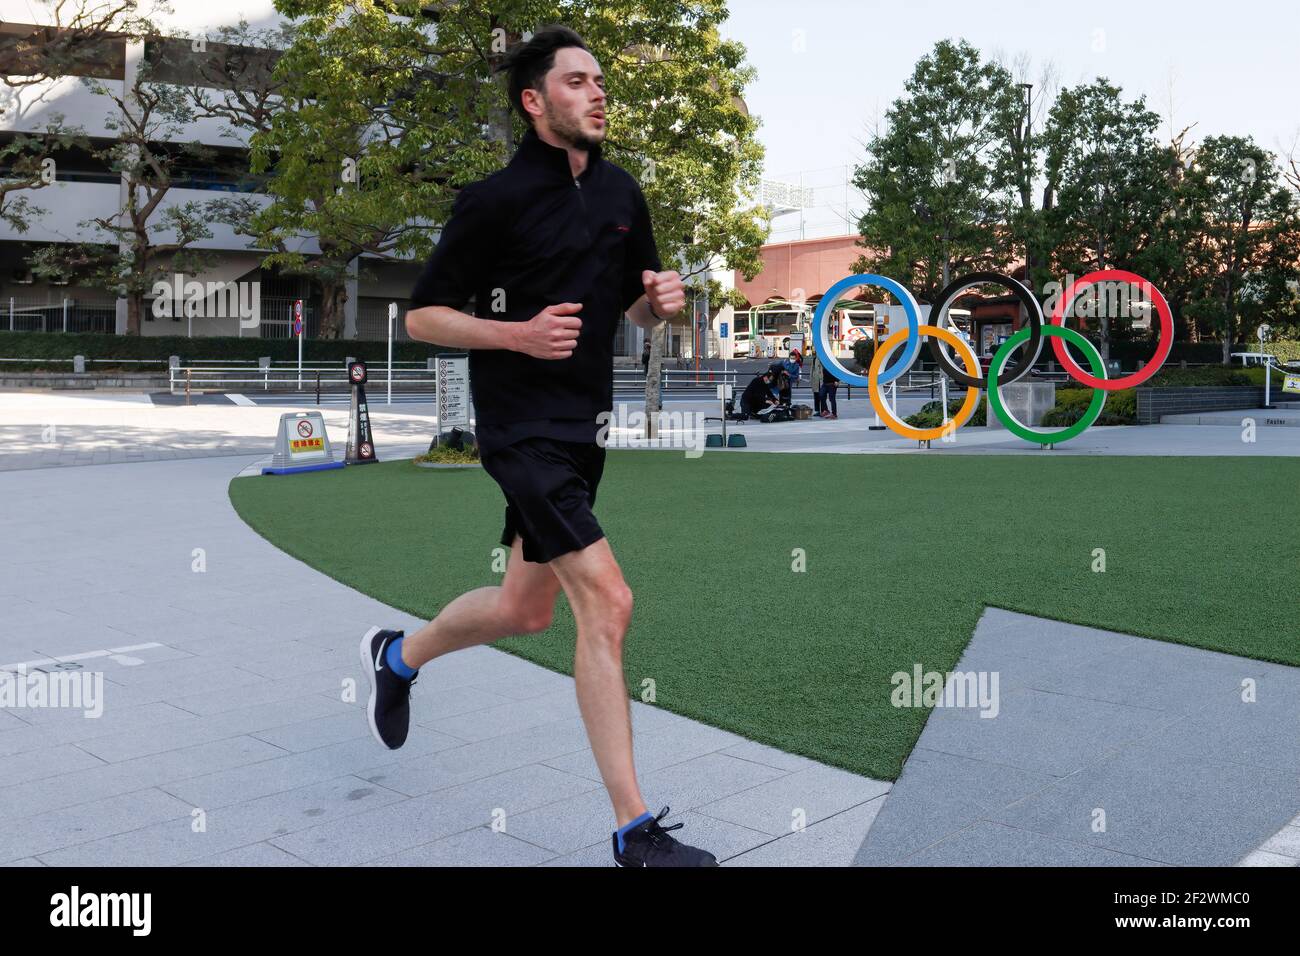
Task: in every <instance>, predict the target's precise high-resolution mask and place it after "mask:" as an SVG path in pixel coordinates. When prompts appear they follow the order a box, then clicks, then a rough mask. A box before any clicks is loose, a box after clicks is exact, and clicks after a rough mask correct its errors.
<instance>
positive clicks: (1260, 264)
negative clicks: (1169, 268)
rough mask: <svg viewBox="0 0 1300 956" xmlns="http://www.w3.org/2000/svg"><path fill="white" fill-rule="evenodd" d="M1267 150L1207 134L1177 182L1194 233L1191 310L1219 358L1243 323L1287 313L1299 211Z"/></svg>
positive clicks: (1298, 247)
mask: <svg viewBox="0 0 1300 956" xmlns="http://www.w3.org/2000/svg"><path fill="white" fill-rule="evenodd" d="M1281 175H1282V173H1281V169H1280V168H1279V166H1278V164H1277V160H1276V158H1275V157H1274V155H1273V154H1272V153H1271V152H1269V151H1268V150H1266V149H1263V148H1262V147H1260V146H1258V145H1257V144H1256V143H1255V141H1254V140H1253V139H1251V138H1250V137H1242V136H1211V137H1208V138H1206V139H1205V140H1204V141H1203V142H1202V143H1201V145H1200V148H1199V149H1197V151H1196V158H1195V164H1194V165H1193V166H1192V168H1191V169H1190V170H1189V171H1188V172H1187V176H1186V180H1185V183H1184V188H1183V206H1184V210H1185V211H1184V213H1183V216H1184V221H1185V222H1186V223H1187V229H1188V231H1189V232H1190V233H1192V234H1194V235H1195V236H1196V237H1197V241H1196V242H1195V243H1192V244H1190V245H1189V248H1188V261H1187V266H1188V268H1189V269H1190V271H1191V272H1192V273H1193V274H1194V275H1195V276H1196V278H1197V282H1198V291H1199V295H1198V297H1197V298H1196V299H1195V300H1194V302H1193V303H1192V311H1193V313H1194V314H1195V315H1196V316H1197V317H1198V318H1200V319H1203V320H1208V321H1209V322H1211V323H1212V324H1213V325H1214V326H1215V327H1216V328H1217V331H1218V332H1219V334H1220V336H1221V337H1222V341H1223V361H1224V364H1228V363H1229V362H1230V361H1231V355H1230V353H1231V351H1232V343H1233V342H1234V341H1240V340H1241V339H1242V337H1243V334H1244V333H1245V332H1246V331H1247V329H1248V328H1249V327H1253V326H1256V325H1258V324H1259V323H1260V322H1261V321H1264V320H1265V319H1268V318H1271V317H1273V316H1275V315H1276V316H1278V317H1281V318H1284V317H1285V316H1286V315H1287V313H1288V312H1289V309H1290V306H1291V302H1292V293H1291V290H1290V288H1289V287H1288V282H1294V281H1295V280H1296V278H1297V275H1298V273H1297V258H1298V257H1300V211H1298V209H1297V200H1296V197H1295V194H1294V193H1292V192H1291V191H1290V190H1289V189H1287V188H1286V186H1285V185H1284V184H1283V183H1282V181H1281Z"/></svg>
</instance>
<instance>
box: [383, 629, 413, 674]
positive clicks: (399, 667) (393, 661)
mask: <svg viewBox="0 0 1300 956" xmlns="http://www.w3.org/2000/svg"><path fill="white" fill-rule="evenodd" d="M404 640H406V638H404V637H399V638H398V639H397V640H395V641H393V642H392V643H391V644H389V645H388V653H387V654H385V655H384V657H385V659H386V660H387V661H388V666H389V667H390V668H392V671H393V673H394V674H396V675H397V676H398V677H400V678H402V680H410V679H411V678H412V677H414V676H415V671H414V670H413V669H412V668H410V667H407V666H406V664H405V662H404V661H403V660H402V641H404Z"/></svg>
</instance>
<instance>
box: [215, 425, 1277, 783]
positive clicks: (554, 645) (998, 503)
mask: <svg viewBox="0 0 1300 956" xmlns="http://www.w3.org/2000/svg"><path fill="white" fill-rule="evenodd" d="M1297 490H1300V460H1296V459H1286V458H1133V457H1115V458H1109V457H1065V456H1061V455H1054V454H1052V453H1051V452H1043V453H1042V454H1036V455H1028V456H992V455H989V456H984V455H981V456H974V455H967V456H945V455H942V454H933V455H927V454H916V455H816V454H761V453H752V452H751V453H726V452H720V453H712V452H711V453H709V454H706V455H705V456H704V457H702V458H696V459H687V458H686V457H685V456H684V455H683V454H682V453H680V452H651V451H611V452H610V453H609V458H608V463H607V466H606V470H605V476H604V480H603V481H602V483H601V486H600V493H599V497H598V499H597V505H596V513H597V516H598V517H599V519H600V522H601V525H602V527H604V529H605V531H606V533H607V535H608V536H609V539H610V542H611V544H612V545H613V547H614V551H615V554H616V555H617V556H618V558H619V561H620V563H621V564H622V566H623V572H624V574H625V576H626V578H627V580H628V583H629V584H630V585H631V587H632V589H633V593H634V595H635V609H634V613H633V623H632V628H631V631H630V633H629V635H628V639H627V644H626V652H625V663H626V675H627V682H628V687H629V692H630V693H632V694H633V695H635V696H638V697H640V696H641V693H642V687H643V686H644V685H643V683H642V682H643V681H644V680H645V679H647V678H649V679H653V681H654V689H655V696H656V701H655V702H656V704H657V705H658V706H660V707H664V708H666V709H668V710H671V711H674V712H676V713H680V714H684V715H686V716H689V717H693V718H696V719H698V720H702V721H704V722H706V723H709V724H713V725H715V726H718V727H723V728H726V729H728V730H731V731H735V732H736V733H739V734H742V735H744V736H745V737H748V738H751V739H754V740H758V741H762V742H763V743H767V744H771V745H772V746H775V747H779V748H781V749H782V750H787V751H791V752H794V753H798V754H803V755H806V756H808V757H812V758H814V759H817V760H820V761H824V762H826V763H830V764H835V765H837V766H840V767H844V768H847V769H849V770H853V771H856V772H859V773H863V774H868V775H870V776H872V777H877V778H883V779H890V780H892V779H894V778H896V777H897V776H898V773H899V771H900V770H901V768H902V764H903V761H904V759H906V757H907V755H908V753H909V752H910V751H911V748H912V746H913V744H914V743H915V742H916V738H917V737H918V736H919V735H920V732H921V729H922V727H923V726H924V723H925V720H926V717H927V715H928V711H926V710H924V709H920V708H901V709H900V708H895V707H893V706H891V705H890V701H889V697H890V692H891V690H892V689H893V688H892V685H891V683H890V675H891V674H893V673H894V672H896V671H900V670H901V671H908V672H910V671H911V670H912V668H913V665H914V664H915V663H916V662H920V663H921V664H922V666H923V669H924V670H927V671H928V670H936V671H946V670H949V669H951V668H952V666H953V665H954V664H955V663H956V662H957V660H958V658H959V657H960V655H961V652H962V649H963V648H964V647H965V646H966V644H967V642H968V641H969V640H970V637H971V634H972V632H973V630H974V628H975V624H976V621H977V620H978V618H979V616H980V613H981V611H982V610H983V608H984V607H985V606H986V605H992V606H995V607H1001V608H1007V609H1009V610H1013V611H1021V612H1024V613H1027V614H1035V615H1039V616H1042V617H1048V618H1054V619H1058V620H1063V621H1070V622H1075V623H1079V624H1087V625H1091V626H1095V627H1100V628H1105V629H1108V630H1115V631H1124V632H1128V633H1131V634H1140V635H1146V636H1149V637H1154V638H1160V639H1164V640H1171V641H1177V642H1180V643H1184V644H1191V645H1195V646H1197V647H1204V648H1210V649H1212V650H1217V651H1225V652H1228V653H1232V654H1241V655H1246V656H1249V657H1256V658H1261V659H1264V660H1270V661H1278V662H1282V663H1287V664H1293V665H1295V664H1300V632H1297V619H1298V618H1300V615H1298V614H1297V608H1296V596H1297V594H1300V586H1298V585H1300V574H1298V567H1300V564H1298V561H1297V557H1298V555H1300V546H1298V545H1297V540H1296V530H1297V529H1298V528H1300V520H1298V519H1300V495H1298V494H1297ZM230 497H231V500H232V502H233V503H234V506H235V508H236V510H237V511H238V512H239V514H240V515H241V517H243V519H244V520H245V521H247V522H248V523H249V524H250V525H251V526H252V527H253V528H255V529H256V530H257V531H258V532H259V533H261V534H262V535H264V536H265V537H267V538H268V539H269V540H270V541H271V542H273V543H274V544H275V545H277V546H278V547H280V548H282V549H283V550H284V551H286V552H288V553H289V554H291V555H294V556H295V557H297V558H300V559H301V560H303V561H305V562H306V563H308V564H310V565H311V566H313V567H315V568H318V569H319V570H321V571H323V572H324V573H326V574H328V575H329V576H331V577H333V578H336V579H337V580H339V581H342V582H344V583H346V584H348V585H350V586H352V587H355V588H357V589H358V590H360V591H363V592H365V593H366V594H369V595H372V596H373V597H375V598H377V599H379V600H380V601H383V602H385V603H387V604H390V605H393V606H395V607H399V608H401V609H402V610H404V611H407V612H409V613H411V614H414V615H417V616H422V617H425V618H430V617H433V616H434V615H435V614H436V613H437V611H438V609H439V608H440V607H441V606H442V604H444V603H445V602H446V601H448V600H449V599H451V598H453V597H455V596H456V595H457V594H459V593H461V592H462V591H465V590H468V589H470V588H474V587H479V586H483V585H491V584H495V583H499V581H500V574H498V573H495V572H494V571H493V568H492V563H493V554H492V552H493V549H494V548H495V547H497V546H498V540H499V536H500V533H501V526H502V516H503V508H504V505H503V501H502V498H501V495H500V492H499V491H498V489H497V487H496V485H495V484H494V483H493V482H492V480H491V479H490V478H489V477H488V476H487V475H486V474H485V473H483V472H482V471H481V470H480V469H469V470H450V471H448V470H428V469H421V468H417V467H416V466H414V465H413V464H411V463H410V462H409V461H394V462H385V463H381V464H376V465H367V466H365V467H349V468H347V469H342V470H337V471H324V472H316V473H309V474H303V475H296V476H293V477H254V478H237V479H235V480H234V481H232V482H231V485H230ZM1097 548H1102V549H1104V550H1105V562H1106V564H1105V567H1106V570H1105V572H1104V573H1097V572H1095V571H1094V570H1093V565H1094V560H1095V559H1094V549H1097ZM796 549H802V553H803V554H804V555H805V556H806V570H805V571H801V572H800V571H794V570H792V567H793V566H794V565H795V564H796V560H797V557H796ZM573 644H574V626H573V618H572V615H571V614H570V612H569V610H568V607H567V605H566V604H565V602H564V601H563V600H561V601H560V602H559V605H558V607H557V610H556V617H555V623H554V624H553V626H552V627H551V629H550V630H549V631H547V632H546V633H544V634H540V635H536V636H530V637H516V638H510V639H507V640H505V641H502V642H500V643H499V644H498V645H497V646H499V647H502V648H503V649H506V650H509V651H511V652H513V653H515V654H518V655H520V656H521V657H526V658H528V659H529V660H533V661H536V662H537V663H539V664H542V665H544V666H546V667H549V668H553V669H555V670H559V671H563V672H565V673H572V666H573ZM435 666H436V665H435Z"/></svg>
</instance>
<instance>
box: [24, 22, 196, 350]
mask: <svg viewBox="0 0 1300 956" xmlns="http://www.w3.org/2000/svg"><path fill="white" fill-rule="evenodd" d="M137 26H138V28H139V29H140V31H141V32H140V35H139V36H134V37H129V38H127V39H129V40H133V41H138V40H142V39H143V38H144V37H145V36H157V35H158V32H159V31H158V30H157V29H156V28H154V27H153V26H151V25H150V24H148V23H143V24H137ZM160 65H161V64H160V62H159V61H156V60H150V59H149V58H148V57H146V58H144V59H143V60H142V62H141V63H140V64H139V67H138V69H137V70H136V71H135V73H134V76H133V78H132V80H131V82H130V83H129V84H128V85H126V86H125V88H124V87H123V86H122V85H120V84H116V83H105V82H103V81H101V80H99V79H97V78H94V77H83V78H82V82H83V84H84V85H85V86H86V87H87V88H88V89H89V90H90V91H91V92H92V93H94V94H95V95H97V96H99V97H102V98H103V99H104V101H105V102H106V104H107V115H106V118H105V122H104V125H105V128H106V129H108V130H109V131H110V133H111V135H112V139H110V140H109V141H108V143H107V144H106V145H105V146H103V147H98V148H94V149H92V150H91V153H92V155H94V156H96V157H97V158H99V159H101V160H103V161H104V162H105V163H106V164H107V165H108V167H109V168H110V169H112V170H113V171H114V172H116V173H118V174H119V175H120V176H121V182H122V187H123V194H124V196H125V197H126V198H125V202H124V204H123V206H122V208H121V209H120V210H119V211H118V213H117V214H116V215H112V216H97V217H93V218H90V219H86V220H84V221H82V222H81V223H80V224H79V225H80V228H81V230H82V231H83V234H86V233H88V234H89V235H90V236H92V237H93V238H91V239H88V240H83V241H78V242H72V243H66V244H57V245H49V246H44V247H42V248H41V249H39V250H38V251H37V252H36V253H35V254H34V255H33V256H32V258H31V260H30V262H31V267H32V271H33V272H34V273H35V274H37V275H38V276H41V277H42V278H47V279H77V280H78V281H81V282H84V283H86V284H87V285H91V286H94V287H97V288H101V289H104V290H106V291H109V292H112V293H113V294H115V295H117V296H118V297H120V298H123V299H125V300H126V319H127V321H126V332H127V334H128V335H139V334H140V324H141V321H142V319H143V316H144V310H145V307H146V306H145V302H146V299H147V297H148V295H149V294H150V293H151V292H152V290H153V288H154V285H155V283H156V282H158V281H159V280H165V279H166V278H167V277H169V276H170V274H171V273H173V272H181V273H187V272H188V273H196V272H199V271H201V270H202V269H203V268H205V267H206V265H207V263H208V262H209V261H210V255H209V254H206V253H203V252H202V251H200V250H199V249H197V248H196V245H195V244H196V243H197V242H199V241H201V240H203V239H210V238H211V237H212V232H211V230H210V229H209V228H208V223H209V222H210V221H211V219H212V211H211V208H210V203H208V202H201V201H193V200H191V201H187V202H183V203H172V204H164V200H165V199H166V198H167V196H168V194H169V193H170V192H171V191H172V190H173V189H175V188H176V184H177V182H178V180H183V179H184V178H185V177H186V176H187V172H186V170H188V169H190V168H193V167H196V166H197V167H205V166H210V165H211V164H212V158H213V150H211V149H210V148H207V147H204V146H203V145H201V144H199V143H197V142H186V141H184V140H183V139H182V137H183V135H184V134H185V131H186V128H187V127H188V125H189V123H190V122H191V121H192V119H193V115H192V113H191V111H190V109H189V104H188V101H187V99H186V97H185V95H184V92H183V91H182V90H181V89H180V88H178V87H176V86H174V85H172V84H170V83H166V82H160V81H158V80H156V78H155V76H156V74H157V72H158V69H159V66H160Z"/></svg>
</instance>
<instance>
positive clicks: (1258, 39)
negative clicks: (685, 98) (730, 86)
mask: <svg viewBox="0 0 1300 956" xmlns="http://www.w3.org/2000/svg"><path fill="white" fill-rule="evenodd" d="M730 11H731V17H730V19H729V20H728V21H727V23H726V24H725V25H724V27H723V34H724V35H725V36H727V37H730V38H732V39H735V40H739V41H740V42H742V43H744V44H745V46H746V48H747V49H748V51H749V56H748V61H749V62H750V63H751V64H753V65H754V66H755V67H756V68H757V70H758V78H757V79H756V80H755V82H754V83H753V85H751V86H750V88H749V89H748V90H747V92H746V93H745V101H746V103H747V104H748V106H749V109H750V112H751V113H752V114H754V115H756V116H759V117H760V118H761V119H762V121H763V122H762V127H761V128H760V129H759V133H758V135H759V139H760V140H761V141H762V143H763V145H764V146H765V147H766V149H767V161H766V175H767V176H769V177H772V178H777V179H783V180H785V181H789V182H798V181H799V174H800V172H803V173H804V174H805V175H804V182H805V185H808V186H813V187H814V188H815V195H816V198H817V202H818V203H819V204H821V205H822V208H818V209H815V210H813V211H811V212H809V213H808V214H807V215H806V216H805V229H806V233H805V234H806V236H807V237H808V238H813V237H815V236H825V235H843V234H845V233H846V232H848V231H850V230H849V229H848V228H847V227H846V225H845V219H844V207H845V189H844V167H845V165H846V164H847V165H849V166H850V167H851V166H853V165H855V164H857V163H859V162H861V161H862V159H863V153H864V150H863V147H862V144H863V143H864V142H865V141H866V139H867V136H868V130H869V129H870V127H871V125H872V124H873V123H874V121H875V120H876V118H877V117H883V115H884V112H885V110H886V109H887V108H888V106H889V104H890V103H891V102H892V101H893V100H894V99H895V98H897V97H898V96H900V95H901V94H902V92H903V84H904V82H905V81H906V80H907V78H908V77H909V76H910V75H911V73H912V69H913V67H914V65H915V63H916V61H917V59H919V58H920V57H921V56H922V55H924V54H925V53H927V52H928V51H929V50H930V49H931V48H932V47H933V46H934V44H935V43H936V42H937V41H939V40H941V39H944V38H949V39H954V40H955V39H963V38H964V39H966V40H967V41H969V42H970V43H971V44H973V45H974V46H976V47H978V48H979V49H980V50H981V51H982V52H984V53H985V54H986V55H993V54H997V53H1000V54H1002V57H1003V59H1004V61H1005V62H1006V63H1007V64H1008V65H1011V64H1012V63H1013V61H1014V60H1015V59H1016V58H1017V57H1019V56H1020V55H1022V54H1028V55H1029V56H1030V57H1031V58H1032V60H1031V62H1032V66H1031V69H1030V76H1029V77H1028V80H1029V81H1030V82H1033V83H1034V84H1035V96H1036V97H1037V96H1038V94H1039V92H1040V90H1041V87H1040V81H1041V74H1042V72H1043V69H1044V68H1045V67H1047V66H1049V65H1050V66H1051V67H1053V68H1054V70H1055V73H1056V77H1057V82H1058V83H1059V84H1060V85H1061V86H1069V85H1074V84H1076V83H1080V82H1088V81H1090V80H1092V79H1093V78H1095V77H1097V76H1105V77H1107V78H1108V79H1109V80H1110V81H1111V82H1112V83H1115V84H1116V85H1118V86H1120V87H1122V88H1123V90H1124V93H1125V95H1126V96H1131V95H1137V94H1145V96H1146V99H1147V105H1148V106H1149V107H1150V108H1151V109H1153V110H1154V111H1155V112H1157V113H1159V114H1160V115H1161V116H1162V117H1164V118H1165V124H1164V126H1162V129H1161V134H1162V136H1167V135H1168V118H1169V111H1170V84H1171V82H1172V88H1173V120H1174V123H1175V125H1176V128H1177V129H1181V128H1182V127H1184V126H1187V125H1190V124H1191V123H1196V124H1197V125H1196V126H1195V127H1194V128H1193V129H1192V132H1191V134H1190V136H1191V138H1192V139H1193V140H1198V139H1201V138H1203V137H1204V136H1207V135H1213V134H1220V133H1232V134H1238V135H1252V136H1254V137H1255V139H1256V141H1257V142H1258V143H1259V144H1260V145H1261V146H1264V147H1265V148H1267V149H1270V150H1272V151H1273V152H1274V153H1278V154H1284V153H1285V152H1286V151H1287V150H1289V149H1290V148H1291V147H1292V144H1293V143H1295V141H1296V137H1297V135H1298V134H1300V4H1297V3H1296V2H1295V0H1272V2H1265V0H1182V2H1171V0H1125V2H1119V0H1091V2H1088V3H1080V4H1068V5H1067V4H1064V3H1059V2H1052V3H1049V2H1041V3H1040V2H1031V0H980V2H977V3H971V2H964V3H958V2H952V0H908V2H890V3H880V2H877V0H859V2H851V0H801V2H798V3H792V2H790V0H731V4H730ZM797 31H799V32H797ZM800 46H802V49H799V47H800ZM849 206H850V208H851V209H853V210H854V211H855V212H856V211H860V209H861V206H862V199H861V197H860V196H859V195H857V194H856V193H853V192H851V193H850V196H849ZM773 230H774V231H773V240H774V241H785V240H790V239H797V238H799V216H798V214H791V215H787V216H782V217H780V218H778V219H776V220H775V221H774V223H773Z"/></svg>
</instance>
